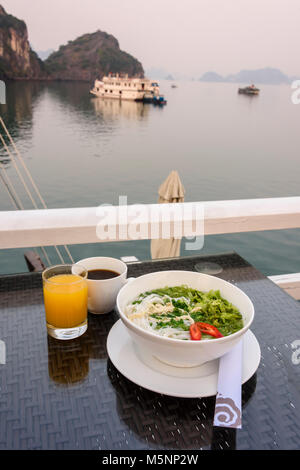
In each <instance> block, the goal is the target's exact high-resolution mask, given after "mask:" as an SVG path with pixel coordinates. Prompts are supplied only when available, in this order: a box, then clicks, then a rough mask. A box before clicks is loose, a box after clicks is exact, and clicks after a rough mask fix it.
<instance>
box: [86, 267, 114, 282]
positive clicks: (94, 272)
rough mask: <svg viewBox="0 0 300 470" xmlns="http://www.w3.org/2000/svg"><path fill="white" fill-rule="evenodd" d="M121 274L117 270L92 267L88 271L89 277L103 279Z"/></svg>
mask: <svg viewBox="0 0 300 470" xmlns="http://www.w3.org/2000/svg"><path fill="white" fill-rule="evenodd" d="M117 276H120V273H117V272H116V271H111V270H110V269H91V270H90V271H88V277H87V278H88V279H93V280H101V279H102V280H103V279H112V278H113V277H117Z"/></svg>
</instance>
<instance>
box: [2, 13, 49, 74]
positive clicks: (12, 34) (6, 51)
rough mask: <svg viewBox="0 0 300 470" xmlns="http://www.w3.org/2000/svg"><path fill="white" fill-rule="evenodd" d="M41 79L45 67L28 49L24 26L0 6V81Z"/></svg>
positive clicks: (22, 22) (44, 72) (26, 33)
mask: <svg viewBox="0 0 300 470" xmlns="http://www.w3.org/2000/svg"><path fill="white" fill-rule="evenodd" d="M43 77H46V71H45V67H44V64H43V62H42V61H41V60H40V59H39V58H38V56H37V55H36V53H35V52H34V51H33V50H32V49H31V47H30V44H29V41H28V32H27V27H26V24H25V23H24V21H22V20H19V19H17V18H15V17H14V16H12V15H9V14H7V13H6V11H5V10H4V8H3V7H2V6H1V5H0V79H3V80H5V79H36V78H43Z"/></svg>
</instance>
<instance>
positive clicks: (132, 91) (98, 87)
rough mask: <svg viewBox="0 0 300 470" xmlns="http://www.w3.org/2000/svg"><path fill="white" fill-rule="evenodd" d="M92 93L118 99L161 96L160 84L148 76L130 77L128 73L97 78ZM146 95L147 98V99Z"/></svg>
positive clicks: (138, 99)
mask: <svg viewBox="0 0 300 470" xmlns="http://www.w3.org/2000/svg"><path fill="white" fill-rule="evenodd" d="M90 93H91V94H92V95H94V96H97V97H99V98H114V99H118V100H130V101H147V100H148V99H149V101H151V102H152V100H153V97H155V96H160V94H159V84H158V82H156V81H153V80H149V79H147V78H137V77H132V78H130V77H129V76H128V74H119V73H117V74H112V73H110V74H109V75H108V76H106V77H103V78H102V80H95V83H94V87H93V88H92V89H91V90H90ZM145 97H146V99H145Z"/></svg>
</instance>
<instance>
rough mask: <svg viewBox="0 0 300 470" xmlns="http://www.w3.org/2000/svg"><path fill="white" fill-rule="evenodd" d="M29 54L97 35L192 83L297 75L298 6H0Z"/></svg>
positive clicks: (26, 2)
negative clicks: (23, 36) (23, 29)
mask: <svg viewBox="0 0 300 470" xmlns="http://www.w3.org/2000/svg"><path fill="white" fill-rule="evenodd" d="M0 3H1V4H2V5H3V6H4V8H5V9H6V11H7V12H8V13H11V14H13V15H15V16H17V17H18V18H20V19H23V20H24V21H25V22H26V23H27V27H28V31H29V40H30V42H31V44H32V46H33V47H34V48H35V50H46V49H50V48H53V49H57V48H58V47H59V45H61V44H65V43H66V42H67V41H68V40H72V39H75V38H76V37H78V36H80V35H81V34H84V33H91V32H94V31H96V30H97V29H100V30H102V31H106V32H108V33H110V34H113V35H114V36H115V37H116V38H117V39H118V40H119V43H120V47H121V49H123V50H125V51H126V52H129V53H130V54H132V55H134V56H135V57H136V58H137V59H139V60H140V61H141V62H142V64H143V66H144V68H145V69H149V68H150V67H162V68H164V69H165V70H167V71H168V72H171V73H174V74H176V73H182V74H187V75H189V76H194V77H195V78H197V77H199V76H200V75H202V73H204V72H206V71H208V70H214V71H217V72H219V73H221V74H227V73H231V72H238V71H239V70H240V69H244V68H249V69H252V68H261V67H265V66H271V67H277V68H280V69H281V70H282V71H283V72H285V73H287V74H290V75H297V74H300V61H299V55H300V0H184V1H182V0H0Z"/></svg>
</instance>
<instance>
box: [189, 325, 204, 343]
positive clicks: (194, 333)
mask: <svg viewBox="0 0 300 470" xmlns="http://www.w3.org/2000/svg"><path fill="white" fill-rule="evenodd" d="M190 335H191V339H192V340H194V341H199V340H200V339H201V337H202V334H201V331H200V328H199V326H198V324H197V323H193V324H192V325H191V326H190Z"/></svg>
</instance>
